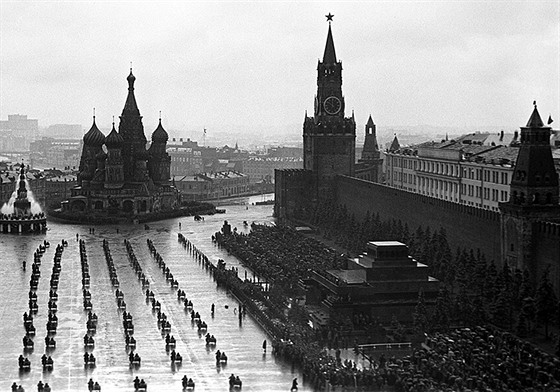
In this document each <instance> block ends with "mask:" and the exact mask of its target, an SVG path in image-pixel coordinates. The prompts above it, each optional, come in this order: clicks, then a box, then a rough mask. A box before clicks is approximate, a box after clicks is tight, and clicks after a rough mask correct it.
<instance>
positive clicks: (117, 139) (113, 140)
mask: <svg viewBox="0 0 560 392" xmlns="http://www.w3.org/2000/svg"><path fill="white" fill-rule="evenodd" d="M123 143H124V139H123V137H122V136H121V135H120V134H119V133H118V132H117V130H116V129H115V123H113V129H112V130H111V132H110V133H109V134H108V135H107V137H106V138H105V145H106V146H107V148H113V147H120V146H121V145H122V144H123Z"/></svg>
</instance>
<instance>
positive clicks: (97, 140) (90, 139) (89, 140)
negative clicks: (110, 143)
mask: <svg viewBox="0 0 560 392" xmlns="http://www.w3.org/2000/svg"><path fill="white" fill-rule="evenodd" d="M104 142H105V135H104V134H103V133H102V132H101V131H100V130H99V128H97V125H96V124H95V116H94V117H93V124H92V126H91V128H90V130H89V131H88V132H87V133H86V134H85V135H84V144H85V145H86V146H101V145H103V143H104Z"/></svg>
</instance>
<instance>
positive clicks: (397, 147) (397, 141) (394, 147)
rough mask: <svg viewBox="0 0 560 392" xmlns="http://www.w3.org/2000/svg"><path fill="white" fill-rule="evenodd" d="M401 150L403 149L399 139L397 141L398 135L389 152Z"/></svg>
mask: <svg viewBox="0 0 560 392" xmlns="http://www.w3.org/2000/svg"><path fill="white" fill-rule="evenodd" d="M400 149H401V145H400V144H399V139H397V135H395V138H394V139H393V142H392V143H391V147H389V151H398V150H400Z"/></svg>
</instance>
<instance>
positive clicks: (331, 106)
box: [323, 97, 342, 114]
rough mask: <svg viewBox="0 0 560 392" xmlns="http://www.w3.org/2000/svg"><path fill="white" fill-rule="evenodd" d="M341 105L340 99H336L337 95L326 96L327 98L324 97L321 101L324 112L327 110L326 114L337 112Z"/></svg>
mask: <svg viewBox="0 0 560 392" xmlns="http://www.w3.org/2000/svg"><path fill="white" fill-rule="evenodd" d="M341 106H342V105H341V104H340V99H338V98H337V97H328V98H327V99H325V102H323V107H324V108H325V112H327V113H328V114H337V113H338V112H339V111H340V107H341Z"/></svg>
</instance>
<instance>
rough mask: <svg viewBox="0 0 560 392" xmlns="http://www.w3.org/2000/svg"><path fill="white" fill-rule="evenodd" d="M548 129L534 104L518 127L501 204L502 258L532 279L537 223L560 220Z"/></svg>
mask: <svg viewBox="0 0 560 392" xmlns="http://www.w3.org/2000/svg"><path fill="white" fill-rule="evenodd" d="M550 131H551V128H550V127H548V126H545V125H544V123H543V121H542V120H541V116H540V115H539V112H538V110H537V105H536V103H534V109H533V113H532V114H531V117H530V118H529V121H528V122H527V125H526V126H525V127H521V140H520V141H521V146H520V147H519V155H518V157H517V161H516V163H515V169H514V171H513V178H512V180H511V186H510V190H511V194H510V198H509V201H508V202H506V203H500V210H501V212H502V214H501V235H502V238H501V239H502V241H501V243H502V258H503V259H504V260H505V261H507V262H508V263H509V264H510V266H514V267H518V268H520V269H525V268H527V269H528V270H529V271H530V272H531V274H532V276H533V278H535V277H536V275H537V273H538V271H536V266H535V265H534V263H533V260H534V259H535V257H534V256H535V253H534V252H535V249H534V246H535V245H534V244H535V243H536V242H535V238H534V236H535V235H536V232H535V230H534V226H535V224H536V223H537V222H539V221H558V220H560V205H559V204H558V177H557V175H556V171H555V169H554V161H553V159H552V150H551V148H550V134H551V132H550Z"/></svg>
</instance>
